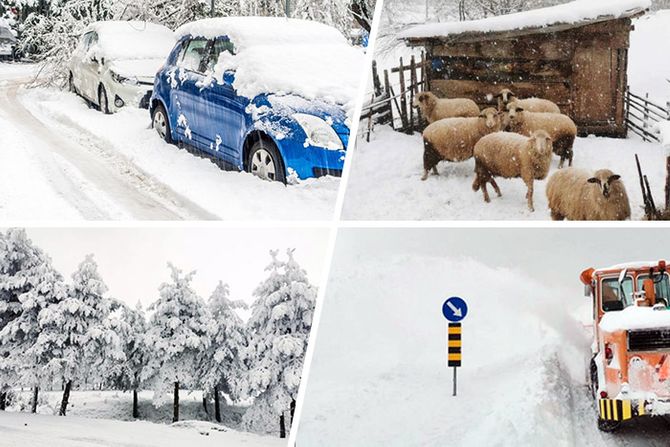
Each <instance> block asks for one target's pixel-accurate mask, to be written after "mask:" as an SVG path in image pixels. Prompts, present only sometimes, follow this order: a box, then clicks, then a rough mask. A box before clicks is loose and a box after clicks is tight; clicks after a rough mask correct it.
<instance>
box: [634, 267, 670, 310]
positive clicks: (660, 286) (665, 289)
mask: <svg viewBox="0 0 670 447" xmlns="http://www.w3.org/2000/svg"><path fill="white" fill-rule="evenodd" d="M647 278H649V275H639V276H638V277H637V289H638V290H643V289H644V280H645V279H647ZM654 291H655V292H656V299H657V300H658V299H659V298H662V299H664V300H665V302H666V303H670V281H669V280H668V275H667V274H663V276H661V277H659V276H658V275H655V276H654Z"/></svg>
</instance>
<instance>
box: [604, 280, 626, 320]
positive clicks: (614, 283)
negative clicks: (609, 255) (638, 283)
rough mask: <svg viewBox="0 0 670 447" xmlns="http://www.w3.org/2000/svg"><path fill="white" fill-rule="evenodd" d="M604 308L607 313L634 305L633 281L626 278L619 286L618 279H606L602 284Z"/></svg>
mask: <svg viewBox="0 0 670 447" xmlns="http://www.w3.org/2000/svg"><path fill="white" fill-rule="evenodd" d="M601 284H602V285H601V297H602V306H603V310H604V311H605V312H609V311H612V310H621V309H623V308H625V307H628V306H630V305H631V304H633V279H632V278H631V277H630V276H626V278H625V279H624V280H623V282H622V283H621V286H619V281H618V278H605V279H603V280H602V283H601Z"/></svg>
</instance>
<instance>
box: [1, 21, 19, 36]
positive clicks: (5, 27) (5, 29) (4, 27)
mask: <svg viewBox="0 0 670 447" xmlns="http://www.w3.org/2000/svg"><path fill="white" fill-rule="evenodd" d="M0 39H2V40H9V41H10V42H16V37H14V33H12V29H11V28H10V27H9V23H7V21H6V20H5V19H3V18H0Z"/></svg>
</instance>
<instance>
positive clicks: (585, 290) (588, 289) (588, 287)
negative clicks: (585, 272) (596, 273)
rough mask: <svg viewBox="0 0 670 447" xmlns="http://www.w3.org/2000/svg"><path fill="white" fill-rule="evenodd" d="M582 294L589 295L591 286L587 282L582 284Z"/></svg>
mask: <svg viewBox="0 0 670 447" xmlns="http://www.w3.org/2000/svg"><path fill="white" fill-rule="evenodd" d="M584 296H588V297H590V296H591V286H590V285H588V284H584Z"/></svg>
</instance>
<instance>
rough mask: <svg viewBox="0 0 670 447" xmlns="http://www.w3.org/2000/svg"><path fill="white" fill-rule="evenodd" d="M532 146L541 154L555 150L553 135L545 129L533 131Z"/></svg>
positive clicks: (530, 138) (531, 136)
mask: <svg viewBox="0 0 670 447" xmlns="http://www.w3.org/2000/svg"><path fill="white" fill-rule="evenodd" d="M528 139H529V140H530V143H531V146H532V147H533V148H534V149H535V150H536V151H537V152H538V153H539V154H541V155H546V154H551V152H552V150H553V144H552V141H551V137H550V136H549V134H548V133H547V132H546V131H544V130H536V131H535V132H533V133H532V134H531V135H530V137H528Z"/></svg>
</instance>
